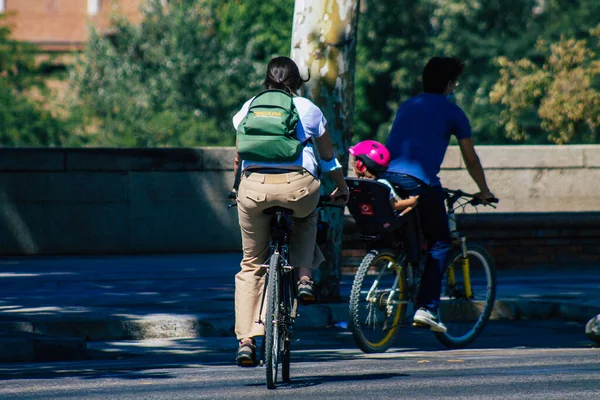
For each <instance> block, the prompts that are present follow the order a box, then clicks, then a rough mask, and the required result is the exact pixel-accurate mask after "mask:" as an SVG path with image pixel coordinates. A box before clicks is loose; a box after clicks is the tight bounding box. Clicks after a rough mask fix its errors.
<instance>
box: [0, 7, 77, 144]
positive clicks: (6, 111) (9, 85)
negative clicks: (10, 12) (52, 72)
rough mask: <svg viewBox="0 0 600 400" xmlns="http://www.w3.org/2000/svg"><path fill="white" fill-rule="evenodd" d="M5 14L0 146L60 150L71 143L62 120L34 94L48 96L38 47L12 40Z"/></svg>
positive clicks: (0, 29)
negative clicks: (37, 51)
mask: <svg viewBox="0 0 600 400" xmlns="http://www.w3.org/2000/svg"><path fill="white" fill-rule="evenodd" d="M6 18H7V15H6V14H0V104H2V107H0V144H1V145H2V146H60V145H62V144H65V143H67V142H68V139H69V138H68V134H67V131H66V128H65V126H64V124H63V122H62V121H61V120H59V119H58V118H56V117H55V116H54V115H53V114H52V113H51V112H50V111H49V110H47V109H45V108H44V104H43V103H42V101H40V100H36V99H35V98H34V97H33V96H32V95H31V93H30V92H31V91H33V90H34V89H37V91H38V92H40V93H45V91H46V87H45V85H44V82H43V80H42V77H41V75H40V65H39V64H38V63H36V61H35V47H34V46H32V45H29V44H26V43H21V42H18V41H15V40H13V39H12V38H11V30H10V27H9V26H8V25H6V23H5V20H6Z"/></svg>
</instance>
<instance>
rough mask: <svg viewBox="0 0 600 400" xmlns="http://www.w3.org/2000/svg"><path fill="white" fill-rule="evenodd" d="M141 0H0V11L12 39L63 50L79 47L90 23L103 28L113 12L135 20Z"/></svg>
mask: <svg viewBox="0 0 600 400" xmlns="http://www.w3.org/2000/svg"><path fill="white" fill-rule="evenodd" d="M143 1H144V0H0V12H3V13H7V14H8V15H9V17H8V23H9V24H10V25H11V26H12V32H13V38H14V39H16V40H20V41H26V42H30V43H33V44H35V45H37V46H38V47H39V48H40V49H42V50H43V51H49V52H63V51H72V50H80V49H81V48H82V47H83V45H84V43H85V42H86V41H87V39H88V37H89V27H90V24H93V25H95V26H97V27H98V28H100V29H101V30H104V29H106V28H107V27H108V25H109V21H110V16H111V15H112V14H113V13H119V14H121V15H125V16H127V18H129V19H130V20H131V21H133V22H136V21H138V20H139V19H140V12H139V9H140V5H141V4H142V2H143Z"/></svg>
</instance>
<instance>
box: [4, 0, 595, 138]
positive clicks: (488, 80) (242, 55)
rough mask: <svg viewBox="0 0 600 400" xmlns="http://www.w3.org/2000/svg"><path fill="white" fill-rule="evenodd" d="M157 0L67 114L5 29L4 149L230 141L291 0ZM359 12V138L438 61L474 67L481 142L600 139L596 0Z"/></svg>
mask: <svg viewBox="0 0 600 400" xmlns="http://www.w3.org/2000/svg"><path fill="white" fill-rule="evenodd" d="M161 3H164V1H161V0H148V1H147V2H146V1H145V2H143V4H145V6H144V8H143V19H142V23H141V24H132V23H130V22H128V21H127V20H125V19H124V18H123V17H119V16H115V17H114V22H113V27H112V31H113V34H111V35H109V36H106V35H102V34H100V33H99V32H97V31H93V32H92V35H91V39H90V41H89V44H88V46H87V48H86V50H85V51H84V53H83V54H82V57H81V60H80V61H79V62H78V63H77V64H76V66H75V68H73V69H72V70H71V74H70V84H71V89H72V90H71V91H70V92H71V93H74V94H75V95H76V96H74V97H73V98H72V99H71V102H70V104H69V105H68V110H67V111H68V112H67V113H65V114H64V115H68V119H66V120H61V119H56V118H55V117H53V116H52V114H51V113H49V112H48V111H46V109H45V108H42V107H41V106H42V104H41V103H35V102H34V101H33V100H31V96H29V97H25V96H24V94H25V93H29V92H31V91H32V88H38V89H36V90H44V86H43V85H42V84H41V80H40V79H38V76H37V75H39V73H38V71H36V68H38V67H36V66H35V65H34V63H33V58H32V57H31V53H30V50H29V49H26V48H25V47H23V46H22V45H21V44H17V43H15V42H13V41H10V40H9V32H10V31H9V30H8V29H7V28H6V27H0V44H1V45H2V46H1V48H0V70H1V71H3V74H2V75H1V76H0V96H1V98H2V99H3V101H4V104H10V105H11V106H10V107H5V109H3V110H2V111H0V113H1V114H2V121H1V123H2V129H3V130H2V131H1V133H0V135H2V136H1V138H2V144H3V145H17V144H26V145H50V146H53V145H81V144H86V145H102V146H200V145H232V144H233V143H234V138H235V135H234V132H233V129H232V126H231V117H232V116H233V115H234V113H235V112H236V111H237V110H238V109H239V108H240V106H241V104H242V103H243V102H244V101H245V100H246V99H248V98H249V97H250V96H252V95H254V94H256V93H257V92H258V91H259V90H260V89H261V88H262V81H263V78H264V71H265V66H266V63H267V62H268V60H270V59H271V58H272V57H273V56H275V55H281V54H283V55H287V54H289V53H290V47H291V34H292V19H293V10H294V3H295V1H294V0H280V1H267V2H256V1H250V0H221V1H216V0H169V1H167V2H166V4H167V6H166V7H163V6H162V4H161ZM361 4H362V6H361V8H362V12H361V15H360V17H359V24H358V42H357V43H358V45H357V56H356V83H355V113H354V125H353V126H354V132H353V135H354V138H353V139H352V141H353V142H355V141H358V140H361V139H365V138H375V139H377V140H380V141H385V139H386V137H387V134H388V132H389V128H390V125H391V123H392V121H393V119H394V116H395V112H396V110H397V108H398V106H399V104H400V103H401V102H402V101H404V100H405V99H406V98H408V97H409V96H413V95H415V94H417V93H418V92H419V91H420V90H421V71H422V68H423V66H424V65H425V63H426V62H427V60H428V59H429V58H430V57H432V56H434V55H453V56H458V57H461V58H462V59H463V60H464V61H465V63H466V68H465V72H464V74H463V76H462V77H461V79H460V86H459V87H458V89H457V92H456V94H457V96H456V97H457V103H458V104H459V105H460V106H461V107H462V108H463V109H464V110H465V111H466V113H467V115H468V116H469V118H470V120H471V124H472V127H473V131H474V134H475V136H476V142H477V143H478V144H504V143H594V142H597V141H598V136H597V133H596V130H597V122H596V121H597V119H595V118H594V116H595V115H598V108H597V101H598V90H599V89H598V85H599V82H600V79H599V78H598V76H597V73H596V72H595V71H596V69H595V68H596V64H595V63H594V57H596V54H597V53H598V51H597V50H598V49H597V45H596V41H597V39H596V36H593V37H590V36H589V31H590V29H592V28H594V27H595V26H596V25H597V24H598V15H600V2H598V1H597V0H514V1H511V2H506V1H503V0H453V1H450V0H393V1H392V0H379V1H376V0H362V2H361ZM569 57H571V58H573V57H580V58H581V60H579V61H577V62H572V63H571V64H569V65H568V66H565V64H564V63H565V61H566V60H568V59H569ZM514 60H517V61H514ZM17 110H18V111H17ZM61 115H62V114H61ZM21 116H26V117H25V118H21ZM9 123H10V124H11V125H10V127H8V124H9ZM67 131H68V132H70V134H67Z"/></svg>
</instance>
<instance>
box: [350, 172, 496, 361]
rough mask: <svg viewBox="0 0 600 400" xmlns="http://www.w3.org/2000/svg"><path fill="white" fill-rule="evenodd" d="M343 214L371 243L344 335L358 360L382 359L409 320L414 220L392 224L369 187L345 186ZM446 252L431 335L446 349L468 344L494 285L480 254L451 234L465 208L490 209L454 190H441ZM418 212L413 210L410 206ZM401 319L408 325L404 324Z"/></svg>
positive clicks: (414, 285)
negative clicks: (437, 324) (437, 325)
mask: <svg viewBox="0 0 600 400" xmlns="http://www.w3.org/2000/svg"><path fill="white" fill-rule="evenodd" d="M347 183H348V186H349V187H350V201H349V203H348V208H349V210H350V212H351V214H352V215H353V216H354V218H355V220H356V223H357V226H358V227H359V228H360V229H361V238H363V239H365V240H368V241H370V242H371V243H372V245H371V250H370V251H368V252H367V254H366V255H365V256H364V258H363V259H362V261H361V263H360V265H359V267H358V271H357V272H356V275H355V277H354V282H353V285H352V290H351V294H350V304H349V308H350V310H349V312H350V324H349V325H350V328H351V330H352V334H353V336H354V339H355V341H356V343H357V345H358V347H359V348H360V349H361V350H362V351H363V352H365V353H379V352H384V351H386V350H387V349H388V348H389V347H390V346H391V345H392V344H393V342H394V339H395V337H396V336H397V334H398V331H399V328H400V326H401V324H402V323H403V322H405V321H406V320H408V319H412V313H407V308H408V306H409V305H412V306H413V310H412V311H414V308H415V304H416V297H417V293H418V286H419V280H420V277H421V274H422V272H423V268H424V263H425V257H424V256H423V253H424V249H423V247H422V245H421V232H420V228H419V221H418V213H417V212H415V210H413V211H411V212H408V213H407V214H405V215H403V216H400V215H399V214H398V212H394V211H393V210H392V208H391V207H390V205H389V202H388V195H389V188H387V187H386V186H385V185H383V184H381V183H378V182H376V181H369V180H364V179H355V178H347ZM444 191H445V193H446V200H445V201H446V208H447V213H448V222H449V227H450V231H451V234H452V240H453V243H452V247H451V249H450V252H449V253H448V260H449V262H448V267H447V269H446V272H445V274H444V278H443V282H442V293H441V297H440V308H439V315H438V316H439V319H440V321H441V322H443V323H444V324H445V325H446V327H447V332H445V333H439V332H435V335H436V337H437V339H438V340H439V341H440V342H441V343H442V344H444V345H445V346H446V347H448V348H462V347H465V346H467V345H468V344H470V343H472V342H473V341H474V340H475V339H476V338H477V337H478V336H479V335H480V334H481V332H482V331H483V329H484V327H485V325H486V323H487V322H488V320H489V318H490V315H491V312H492V309H493V306H494V300H495V294H496V278H495V270H494V266H493V263H492V259H491V257H490V255H489V254H488V253H487V251H486V250H485V249H484V248H483V247H481V246H479V245H474V244H467V238H466V236H464V235H461V234H460V233H459V232H458V231H457V230H456V223H455V211H456V210H457V209H458V208H461V207H462V208H463V209H464V208H465V207H466V206H467V205H472V206H479V205H482V204H483V205H490V206H492V207H494V205H493V204H492V203H494V202H497V201H498V199H492V201H491V202H490V203H485V204H484V203H481V201H479V200H478V199H477V198H476V197H474V196H473V195H470V194H468V193H465V192H462V191H460V190H449V189H444ZM417 207H418V206H417ZM407 315H408V317H407Z"/></svg>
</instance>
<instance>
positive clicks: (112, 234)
mask: <svg viewBox="0 0 600 400" xmlns="http://www.w3.org/2000/svg"><path fill="white" fill-rule="evenodd" d="M128 212H129V208H128V206H127V205H126V204H106V203H74V204H70V203H61V202H58V203H41V204H40V203H31V204H17V205H13V204H7V203H0V219H2V220H3V223H2V224H0V252H2V253H4V254H18V253H20V254H86V253H95V254H98V253H111V252H112V253H122V252H126V251H127V249H128V243H129V240H128V236H129V217H128Z"/></svg>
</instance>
